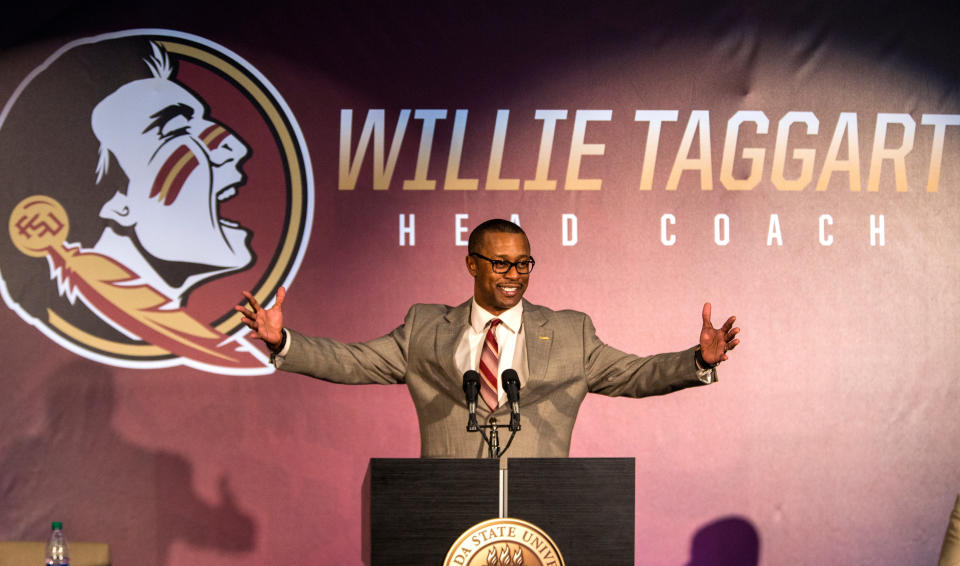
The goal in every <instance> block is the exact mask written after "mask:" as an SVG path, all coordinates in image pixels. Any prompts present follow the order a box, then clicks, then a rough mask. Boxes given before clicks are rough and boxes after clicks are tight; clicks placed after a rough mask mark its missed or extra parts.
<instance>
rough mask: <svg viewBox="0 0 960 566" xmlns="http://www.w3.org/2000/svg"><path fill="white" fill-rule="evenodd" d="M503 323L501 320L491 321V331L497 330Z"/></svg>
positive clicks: (494, 319)
mask: <svg viewBox="0 0 960 566" xmlns="http://www.w3.org/2000/svg"><path fill="white" fill-rule="evenodd" d="M501 322H503V321H502V320H500V319H499V318H493V319H490V330H493V329H495V328H496V327H497V325H498V324H500V323H501Z"/></svg>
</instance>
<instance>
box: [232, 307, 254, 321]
mask: <svg viewBox="0 0 960 566" xmlns="http://www.w3.org/2000/svg"><path fill="white" fill-rule="evenodd" d="M233 310H235V311H237V312H238V313H240V314H242V315H243V316H244V318H247V319H250V320H253V318H254V316H255V315H254V314H253V313H252V312H250V311H248V310H247V309H246V308H244V307H243V306H241V305H237V306H235V307H233Z"/></svg>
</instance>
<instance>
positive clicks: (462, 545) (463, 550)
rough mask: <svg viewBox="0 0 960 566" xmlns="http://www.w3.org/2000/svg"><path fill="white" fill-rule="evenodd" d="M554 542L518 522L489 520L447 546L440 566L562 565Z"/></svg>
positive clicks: (537, 530) (526, 523)
mask: <svg viewBox="0 0 960 566" xmlns="http://www.w3.org/2000/svg"><path fill="white" fill-rule="evenodd" d="M563 565H564V562H563V556H561V555H560V550H559V549H557V545H556V543H554V542H553V540H552V539H551V538H550V537H549V535H547V533H545V532H543V530H542V529H540V527H537V526H536V525H534V524H531V523H528V522H526V521H522V520H520V519H511V518H503V519H489V520H487V521H483V522H482V523H477V524H476V525H474V526H472V527H470V528H469V529H467V530H466V531H465V532H464V533H463V534H462V535H460V538H458V539H457V541H456V542H454V543H453V545H452V546H451V547H450V550H449V551H448V552H447V557H446V559H445V560H444V561H443V566H563Z"/></svg>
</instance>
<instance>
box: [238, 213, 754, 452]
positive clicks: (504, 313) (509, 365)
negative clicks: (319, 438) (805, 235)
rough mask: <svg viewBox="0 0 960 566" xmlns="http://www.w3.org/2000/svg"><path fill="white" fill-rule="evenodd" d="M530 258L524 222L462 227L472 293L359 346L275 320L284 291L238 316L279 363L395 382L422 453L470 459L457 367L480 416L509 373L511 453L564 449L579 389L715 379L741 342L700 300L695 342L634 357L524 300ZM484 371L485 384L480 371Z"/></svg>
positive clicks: (579, 321) (586, 323)
mask: <svg viewBox="0 0 960 566" xmlns="http://www.w3.org/2000/svg"><path fill="white" fill-rule="evenodd" d="M534 264H535V262H534V259H533V257H532V256H531V255H530V243H529V241H528V240H527V236H526V234H525V233H524V232H523V230H522V229H521V228H520V227H519V226H517V225H516V224H513V223H511V222H508V221H506V220H499V219H495V220H488V221H486V222H484V223H483V224H481V225H479V226H477V227H476V228H475V229H474V230H473V232H472V233H471V234H470V240H469V245H468V255H467V257H466V266H467V270H468V271H469V272H470V275H471V276H472V277H473V281H474V285H473V298H472V299H470V300H468V301H466V302H465V303H463V304H461V305H460V306H457V307H450V306H446V305H428V304H417V305H414V306H413V307H411V308H410V310H409V312H408V313H407V316H406V319H405V320H404V323H403V324H402V325H401V326H400V327H398V328H397V329H395V330H394V331H393V332H391V333H389V334H387V335H386V336H383V337H381V338H377V339H375V340H371V341H369V342H363V343H357V344H343V343H340V342H337V341H335V340H330V339H328V338H311V337H307V336H304V335H302V334H300V333H298V332H296V331H294V330H291V329H288V328H284V327H283V301H284V297H285V290H284V289H283V288H282V287H281V288H280V289H279V291H278V292H277V301H276V304H275V305H274V306H273V307H272V308H270V309H263V308H261V306H260V305H259V304H258V302H257V301H256V299H254V298H253V296H252V295H251V294H250V293H248V292H244V296H245V297H246V298H247V300H248V301H249V303H250V307H249V308H245V307H243V306H238V307H236V308H237V311H238V312H240V313H241V314H243V316H244V318H243V322H244V323H245V324H246V325H247V326H248V327H249V328H250V329H251V330H252V331H253V332H252V333H251V337H253V338H260V339H261V340H263V341H264V342H265V343H266V344H267V346H268V347H269V348H270V351H271V353H272V354H273V361H274V364H275V365H276V367H277V368H278V369H283V370H285V371H291V372H297V373H302V374H306V375H309V376H312V377H316V378H320V379H324V380H327V381H332V382H336V383H347V384H365V383H380V384H390V383H405V384H406V385H407V387H408V388H409V390H410V395H411V397H413V403H414V405H415V407H416V410H417V416H418V419H419V422H420V453H421V456H423V457H460V458H471V457H479V456H482V455H483V454H484V453H485V450H486V446H485V444H484V442H483V440H482V438H481V437H480V435H479V434H475V433H469V432H467V431H466V423H467V417H468V411H467V405H466V402H465V398H464V392H463V390H462V382H461V379H460V376H461V375H463V374H464V373H465V372H466V371H468V370H478V369H479V370H480V373H481V383H482V384H483V387H482V388H481V398H482V401H480V402H478V404H477V409H476V410H477V416H478V418H479V419H480V420H481V421H482V422H488V423H489V421H490V419H491V418H496V419H497V420H498V422H500V423H505V422H507V421H509V418H510V404H509V403H508V402H507V398H506V394H505V392H504V391H503V387H502V383H500V380H499V379H497V376H500V375H502V374H503V372H504V371H505V370H507V369H513V370H515V371H516V372H517V374H518V376H519V380H520V387H521V389H520V391H521V400H522V403H523V410H522V414H523V428H522V430H521V431H520V432H519V433H518V434H517V435H516V437H515V439H514V442H513V444H512V445H511V447H510V450H509V454H508V455H509V456H512V457H566V456H568V455H569V452H570V437H571V435H572V433H573V425H574V421H575V420H576V417H577V411H578V410H579V408H580V404H581V403H582V402H583V399H584V397H585V396H586V394H587V393H588V392H592V393H600V394H603V395H610V396H621V395H623V396H628V397H645V396H648V395H662V394H665V393H669V392H671V391H676V390H678V389H683V388H685V387H690V386H695V385H703V384H706V383H711V382H713V381H715V380H716V369H715V368H716V365H717V364H719V363H720V362H722V361H724V360H726V359H727V352H728V351H729V350H731V349H733V348H734V347H735V346H736V345H737V344H738V343H739V342H740V340H739V338H737V337H736V336H737V333H739V332H740V329H739V328H733V322H734V319H735V317H730V318H729V319H727V321H726V322H725V323H724V324H723V326H721V327H720V328H719V329H718V328H714V327H713V325H712V324H711V322H710V314H711V313H710V303H707V304H705V305H704V307H703V327H702V329H701V331H700V344H699V345H698V346H696V347H693V348H690V349H688V350H685V351H683V352H675V353H669V354H658V355H655V356H649V357H639V356H635V355H632V354H627V353H625V352H621V351H619V350H617V349H615V348H612V347H610V346H607V345H606V344H604V343H603V342H601V341H600V339H598V338H597V336H596V333H595V331H594V327H593V323H592V322H591V321H590V317H588V316H587V315H586V314H584V313H581V312H576V311H569V310H564V311H553V310H550V309H548V308H546V307H541V306H538V305H534V304H531V303H529V302H527V301H525V300H523V293H524V291H526V289H527V284H528V283H529V280H530V272H531V271H532V270H533V266H534ZM485 377H486V378H489V381H488V382H487V383H484V381H485V379H484V378H485Z"/></svg>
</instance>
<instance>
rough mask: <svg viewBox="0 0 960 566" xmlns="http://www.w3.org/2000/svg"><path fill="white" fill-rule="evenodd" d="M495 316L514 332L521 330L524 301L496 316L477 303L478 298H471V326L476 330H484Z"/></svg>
mask: <svg viewBox="0 0 960 566" xmlns="http://www.w3.org/2000/svg"><path fill="white" fill-rule="evenodd" d="M494 318H499V319H500V320H501V321H502V323H503V326H506V327H507V328H508V329H509V330H510V331H512V332H513V333H514V334H516V333H518V332H520V323H521V322H523V301H520V302H519V303H517V304H516V305H514V306H513V307H510V308H509V309H507V310H505V311H503V312H502V313H500V314H499V315H497V316H495V315H492V314H490V313H489V312H487V311H486V310H484V308H483V307H481V306H480V305H478V304H477V299H475V298H474V299H470V327H471V328H473V330H474V332H483V331H484V329H486V327H487V324H488V323H489V322H490V321H491V320H492V319H494Z"/></svg>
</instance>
